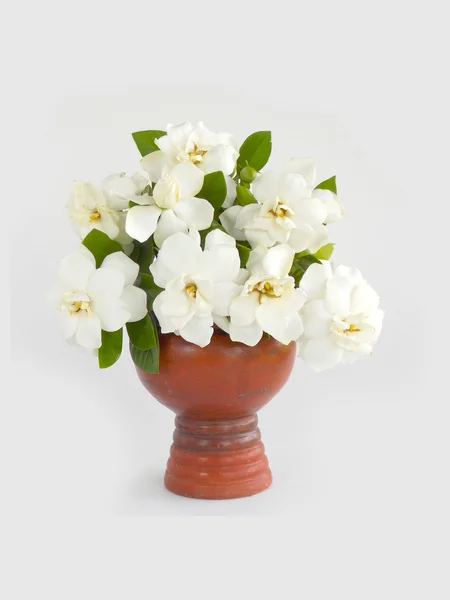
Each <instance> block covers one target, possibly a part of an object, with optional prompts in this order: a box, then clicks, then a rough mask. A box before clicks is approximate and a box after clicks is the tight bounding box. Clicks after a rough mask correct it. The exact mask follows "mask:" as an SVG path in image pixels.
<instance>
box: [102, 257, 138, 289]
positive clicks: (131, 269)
mask: <svg viewBox="0 0 450 600" xmlns="http://www.w3.org/2000/svg"><path fill="white" fill-rule="evenodd" d="M102 267H103V268H105V269H115V270H116V271H119V272H120V273H122V274H123V276H124V277H125V285H133V283H134V282H135V281H136V277H137V276H138V274H139V265H138V264H136V263H135V262H134V261H132V260H131V258H128V256H126V255H125V254H124V253H123V252H113V253H112V254H108V256H107V257H106V258H105V259H104V260H103V262H102Z"/></svg>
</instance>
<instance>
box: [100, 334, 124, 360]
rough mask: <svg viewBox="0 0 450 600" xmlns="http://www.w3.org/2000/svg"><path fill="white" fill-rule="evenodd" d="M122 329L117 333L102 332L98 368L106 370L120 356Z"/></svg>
mask: <svg viewBox="0 0 450 600" xmlns="http://www.w3.org/2000/svg"><path fill="white" fill-rule="evenodd" d="M122 341H123V329H118V330H117V331H103V330H102V345H101V346H100V348H99V349H98V366H99V367H100V369H107V368H108V367H110V366H111V365H113V364H114V363H115V362H116V361H117V360H118V359H119V357H120V355H121V354H122Z"/></svg>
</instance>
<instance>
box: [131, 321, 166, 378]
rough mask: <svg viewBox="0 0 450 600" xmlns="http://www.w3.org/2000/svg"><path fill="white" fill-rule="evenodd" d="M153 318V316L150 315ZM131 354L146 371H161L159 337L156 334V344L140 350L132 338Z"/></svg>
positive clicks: (134, 360)
mask: <svg viewBox="0 0 450 600" xmlns="http://www.w3.org/2000/svg"><path fill="white" fill-rule="evenodd" d="M150 318H151V319H152V320H153V317H150ZM153 323H154V325H155V327H156V324H155V321H153ZM130 354H131V358H132V359H133V362H134V364H135V365H136V366H138V367H139V368H140V369H142V370H143V371H145V372H146V373H159V338H158V335H157V336H156V345H155V346H154V347H153V348H150V350H140V349H139V348H137V347H136V346H135V345H134V344H133V342H132V341H131V340H130Z"/></svg>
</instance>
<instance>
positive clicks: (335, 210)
mask: <svg viewBox="0 0 450 600" xmlns="http://www.w3.org/2000/svg"><path fill="white" fill-rule="evenodd" d="M312 196H313V197H314V198H319V200H320V201H321V202H322V204H323V205H324V206H325V208H326V211H327V217H326V219H325V221H324V223H334V222H336V221H338V220H339V219H340V218H341V217H342V215H343V214H344V207H343V206H342V203H341V202H340V200H339V198H338V197H337V196H336V194H334V193H333V192H332V191H330V190H314V192H313V193H312Z"/></svg>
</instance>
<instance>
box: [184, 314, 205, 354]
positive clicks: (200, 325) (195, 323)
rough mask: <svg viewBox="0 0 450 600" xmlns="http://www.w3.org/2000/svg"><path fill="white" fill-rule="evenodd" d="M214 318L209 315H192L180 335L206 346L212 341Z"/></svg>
mask: <svg viewBox="0 0 450 600" xmlns="http://www.w3.org/2000/svg"><path fill="white" fill-rule="evenodd" d="M212 326H213V319H212V317H211V316H209V317H192V319H191V320H190V321H189V323H187V324H186V325H185V326H184V327H183V328H182V329H180V335H181V337H182V338H183V339H185V340H186V341H187V342H191V343H192V344H196V345H197V346H200V348H204V347H205V346H207V345H208V344H209V342H210V341H211V337H212V334H213V327H212Z"/></svg>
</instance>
